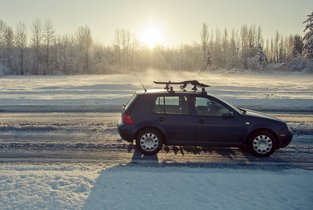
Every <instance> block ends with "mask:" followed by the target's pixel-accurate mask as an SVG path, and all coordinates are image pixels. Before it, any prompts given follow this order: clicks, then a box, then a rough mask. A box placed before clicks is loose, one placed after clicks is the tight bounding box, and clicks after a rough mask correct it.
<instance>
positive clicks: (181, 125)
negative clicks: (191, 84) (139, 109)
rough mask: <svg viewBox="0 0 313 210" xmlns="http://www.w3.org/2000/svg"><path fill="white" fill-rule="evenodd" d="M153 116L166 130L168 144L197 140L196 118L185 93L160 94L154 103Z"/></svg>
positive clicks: (188, 142) (183, 143) (182, 143)
mask: <svg viewBox="0 0 313 210" xmlns="http://www.w3.org/2000/svg"><path fill="white" fill-rule="evenodd" d="M152 110H153V118H154V120H155V121H156V122H157V123H158V124H159V126H160V127H162V129H163V130H164V131H165V133H166V137H167V144H181V145H187V144H192V143H194V142H195V124H194V118H193V116H192V115H191V114H190V108H189V105H188V100H187V97H186V96H184V95H163V96H158V97H157V98H156V99H155V102H154V104H153V109H152Z"/></svg>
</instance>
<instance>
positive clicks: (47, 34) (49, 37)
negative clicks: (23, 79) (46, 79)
mask: <svg viewBox="0 0 313 210" xmlns="http://www.w3.org/2000/svg"><path fill="white" fill-rule="evenodd" d="M54 33H55V30H54V27H53V24H52V21H51V20H50V19H47V20H46V21H45V25H44V33H43V38H44V41H45V47H46V69H45V71H44V72H43V73H44V74H47V73H50V71H49V66H50V57H49V56H50V50H51V44H52V41H53V38H54Z"/></svg>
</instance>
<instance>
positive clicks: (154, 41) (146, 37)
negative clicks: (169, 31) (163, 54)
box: [140, 26, 164, 48]
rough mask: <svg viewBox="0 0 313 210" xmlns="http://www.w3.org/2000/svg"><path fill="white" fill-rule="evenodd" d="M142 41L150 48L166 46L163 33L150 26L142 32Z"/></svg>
mask: <svg viewBox="0 0 313 210" xmlns="http://www.w3.org/2000/svg"><path fill="white" fill-rule="evenodd" d="M140 40H141V41H142V42H143V43H144V44H145V45H147V46H148V47H149V48H155V47H156V46H157V45H162V44H164V36H163V32H162V30H161V29H160V28H157V27H156V26H149V27H147V28H146V29H144V31H143V32H142V34H141V36H140Z"/></svg>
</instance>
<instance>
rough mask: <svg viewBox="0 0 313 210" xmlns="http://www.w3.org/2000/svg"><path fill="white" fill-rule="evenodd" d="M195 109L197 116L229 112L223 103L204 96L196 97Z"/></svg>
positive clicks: (216, 115) (219, 114) (218, 115)
mask: <svg viewBox="0 0 313 210" xmlns="http://www.w3.org/2000/svg"><path fill="white" fill-rule="evenodd" d="M195 109H196V112H197V115H199V116H211V117H222V116H223V115H224V114H227V113H229V112H231V110H229V109H228V108H226V107H225V106H224V105H223V104H220V103H219V102H217V101H214V100H211V99H208V98H204V97H196V99H195Z"/></svg>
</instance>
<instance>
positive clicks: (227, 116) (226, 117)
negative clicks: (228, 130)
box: [223, 112, 234, 119]
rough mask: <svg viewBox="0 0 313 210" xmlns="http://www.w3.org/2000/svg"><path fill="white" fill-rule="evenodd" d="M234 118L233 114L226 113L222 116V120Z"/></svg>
mask: <svg viewBox="0 0 313 210" xmlns="http://www.w3.org/2000/svg"><path fill="white" fill-rule="evenodd" d="M233 117H234V113H233V112H227V113H224V114H223V119H230V118H233Z"/></svg>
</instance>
